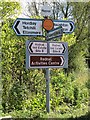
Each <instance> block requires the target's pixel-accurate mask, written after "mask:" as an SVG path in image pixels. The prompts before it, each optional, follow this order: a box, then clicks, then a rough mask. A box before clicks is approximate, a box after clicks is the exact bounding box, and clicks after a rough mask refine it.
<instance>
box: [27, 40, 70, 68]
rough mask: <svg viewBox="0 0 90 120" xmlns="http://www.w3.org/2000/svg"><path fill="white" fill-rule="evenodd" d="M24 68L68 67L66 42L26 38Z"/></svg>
mask: <svg viewBox="0 0 90 120" xmlns="http://www.w3.org/2000/svg"><path fill="white" fill-rule="evenodd" d="M26 68H27V69H29V68H68V44H67V43H66V42H53V41H52V42H49V41H47V42H45V41H31V40H27V41H26Z"/></svg>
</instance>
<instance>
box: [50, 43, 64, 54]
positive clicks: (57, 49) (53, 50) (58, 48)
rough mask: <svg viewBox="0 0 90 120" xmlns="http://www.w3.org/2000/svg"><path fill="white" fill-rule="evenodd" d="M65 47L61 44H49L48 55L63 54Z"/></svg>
mask: <svg viewBox="0 0 90 120" xmlns="http://www.w3.org/2000/svg"><path fill="white" fill-rule="evenodd" d="M65 46H66V45H65V44H64V43H63V42H61V43H60V42H50V43H49V50H50V54H63V53H65V50H66V47H65Z"/></svg>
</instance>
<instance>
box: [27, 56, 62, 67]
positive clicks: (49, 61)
mask: <svg viewBox="0 0 90 120" xmlns="http://www.w3.org/2000/svg"><path fill="white" fill-rule="evenodd" d="M29 63H30V64H29V67H41V66H42V67H60V66H63V65H64V57H63V56H30V57H29Z"/></svg>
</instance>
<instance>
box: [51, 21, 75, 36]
mask: <svg viewBox="0 0 90 120" xmlns="http://www.w3.org/2000/svg"><path fill="white" fill-rule="evenodd" d="M53 22H54V28H57V27H59V26H62V28H63V33H66V34H70V33H72V32H73V31H74V29H75V25H74V22H73V21H69V20H53Z"/></svg>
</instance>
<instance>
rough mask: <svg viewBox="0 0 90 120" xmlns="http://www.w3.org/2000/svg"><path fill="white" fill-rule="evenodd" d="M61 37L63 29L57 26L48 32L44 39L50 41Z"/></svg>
mask: <svg viewBox="0 0 90 120" xmlns="http://www.w3.org/2000/svg"><path fill="white" fill-rule="evenodd" d="M62 35H63V28H62V26H59V27H57V28H54V29H53V30H51V31H49V32H48V33H47V35H46V39H47V40H51V39H54V38H58V37H59V38H61V37H62Z"/></svg>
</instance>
